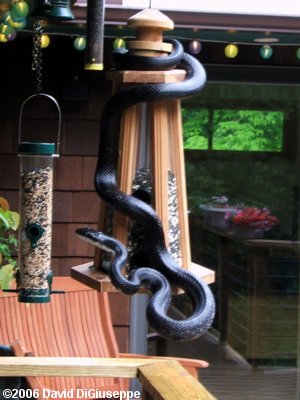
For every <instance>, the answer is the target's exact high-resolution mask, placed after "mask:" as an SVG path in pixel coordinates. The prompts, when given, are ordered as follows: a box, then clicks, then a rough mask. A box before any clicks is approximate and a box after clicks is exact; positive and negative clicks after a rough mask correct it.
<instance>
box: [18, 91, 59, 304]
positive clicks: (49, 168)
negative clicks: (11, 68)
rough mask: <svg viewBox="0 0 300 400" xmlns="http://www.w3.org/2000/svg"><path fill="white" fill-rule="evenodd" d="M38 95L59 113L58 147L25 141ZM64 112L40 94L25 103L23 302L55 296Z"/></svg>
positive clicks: (21, 149)
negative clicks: (55, 203)
mask: <svg viewBox="0 0 300 400" xmlns="http://www.w3.org/2000/svg"><path fill="white" fill-rule="evenodd" d="M37 96H44V97H46V98H47V99H48V100H50V101H52V102H53V103H54V104H55V106H56V108H57V111H58V134H57V144H55V143H40V142H25V141H21V129H22V115H23V109H24V106H25V105H26V104H27V103H28V102H29V101H31V100H32V99H33V98H35V97H37ZM60 128H61V111H60V107H59V104H58V103H57V101H56V99H55V98H54V97H52V96H50V95H48V94H44V93H38V94H34V95H32V96H30V97H28V98H27V99H26V100H25V101H24V102H23V104H22V106H21V110H20V118H19V154H18V155H19V156H20V216H21V226H20V240H19V242H20V244H19V273H18V277H17V291H18V293H19V301H20V302H27V303H46V302H49V301H50V293H51V281H52V271H51V239H52V193H53V159H54V158H55V157H58V154H57V152H58V146H59V140H60Z"/></svg>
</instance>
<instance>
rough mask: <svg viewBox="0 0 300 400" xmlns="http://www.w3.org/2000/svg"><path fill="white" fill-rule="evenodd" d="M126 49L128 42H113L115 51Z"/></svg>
mask: <svg viewBox="0 0 300 400" xmlns="http://www.w3.org/2000/svg"><path fill="white" fill-rule="evenodd" d="M125 47H126V42H125V40H124V39H123V38H116V39H115V40H114V41H113V49H114V50H116V49H124V48H125Z"/></svg>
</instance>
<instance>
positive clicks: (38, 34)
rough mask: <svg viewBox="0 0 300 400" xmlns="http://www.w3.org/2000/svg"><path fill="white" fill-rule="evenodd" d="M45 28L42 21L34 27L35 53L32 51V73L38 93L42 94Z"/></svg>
mask: <svg viewBox="0 0 300 400" xmlns="http://www.w3.org/2000/svg"><path fill="white" fill-rule="evenodd" d="M43 32H44V27H43V25H42V23H41V21H36V22H35V23H34V25H33V51H32V67H31V69H32V71H33V73H34V76H35V87H36V92H37V93H41V92H42V34H43Z"/></svg>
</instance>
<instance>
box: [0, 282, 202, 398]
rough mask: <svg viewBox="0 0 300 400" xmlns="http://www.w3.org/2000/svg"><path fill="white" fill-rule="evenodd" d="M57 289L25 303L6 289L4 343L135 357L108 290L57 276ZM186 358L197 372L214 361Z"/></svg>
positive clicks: (17, 349)
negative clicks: (118, 328)
mask: <svg viewBox="0 0 300 400" xmlns="http://www.w3.org/2000/svg"><path fill="white" fill-rule="evenodd" d="M53 289H55V290H61V289H63V290H65V293H63V294H54V295H52V297H51V302H50V303H46V304H28V303H19V302H18V298H17V295H16V294H12V293H1V296H0V310H1V318H0V344H3V345H10V346H12V349H13V352H14V354H15V355H17V356H25V355H27V352H29V353H30V355H34V356H36V357H90V358H93V357H97V358H107V357H109V358H118V357H122V358H126V357H127V358H130V357H133V355H127V354H120V353H119V351H118V346H117V343H116V339H115V335H114V330H113V327H112V321H111V315H110V309H109V302H108V294H107V293H100V292H97V291H95V290H92V289H90V288H87V287H86V286H85V285H83V284H81V283H79V282H77V281H75V280H73V279H72V278H69V277H68V278H67V277H61V278H59V277H57V278H55V279H54V284H53ZM135 357H141V358H143V359H144V358H145V357H147V356H144V355H143V356H142V355H141V356H137V355H135ZM152 358H153V359H161V358H160V357H152ZM180 362H181V364H182V365H183V366H184V367H185V368H186V369H187V370H188V371H189V372H190V373H191V374H192V375H193V376H194V377H197V374H198V369H199V368H204V367H207V365H208V364H207V363H206V362H205V361H201V360H190V359H181V360H180ZM28 384H29V385H31V386H32V387H37V388H39V387H44V388H49V389H53V390H62V389H69V388H73V389H76V388H82V389H86V388H87V389H101V388H105V390H112V391H114V390H124V389H125V388H127V387H128V381H127V380H124V379H119V378H111V377H104V378H103V377H101V378H100V377H69V376H67V377H63V376H60V377H57V376H55V377H53V376H52V377H51V376H50V377H47V376H43V377H39V378H38V379H37V378H36V379H28Z"/></svg>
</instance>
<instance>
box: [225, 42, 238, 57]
mask: <svg viewBox="0 0 300 400" xmlns="http://www.w3.org/2000/svg"><path fill="white" fill-rule="evenodd" d="M238 52H239V49H238V47H237V45H235V44H232V43H231V44H228V45H227V46H226V47H225V56H226V57H228V58H235V57H236V56H237V55H238Z"/></svg>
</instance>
